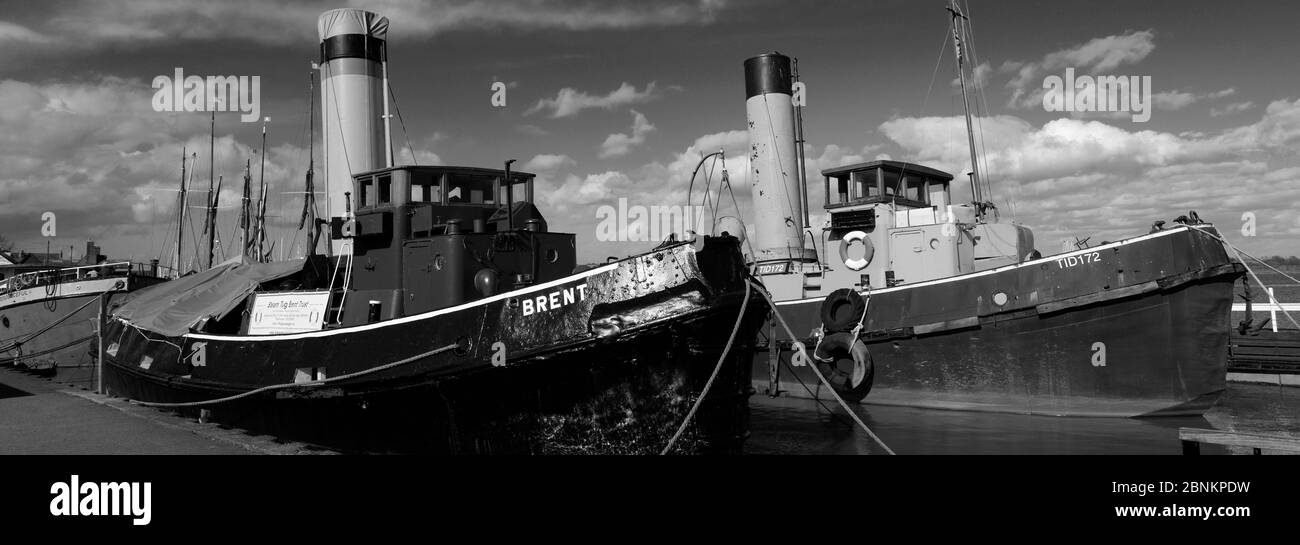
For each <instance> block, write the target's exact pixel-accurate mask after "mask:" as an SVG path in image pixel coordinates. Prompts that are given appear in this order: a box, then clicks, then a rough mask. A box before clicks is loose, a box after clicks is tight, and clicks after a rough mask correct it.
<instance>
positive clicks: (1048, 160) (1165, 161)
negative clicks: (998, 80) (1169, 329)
mask: <svg viewBox="0 0 1300 545" xmlns="http://www.w3.org/2000/svg"><path fill="white" fill-rule="evenodd" d="M981 121H982V124H983V126H984V135H985V147H986V148H987V150H988V154H987V157H986V158H985V159H986V161H987V165H988V169H987V170H988V172H985V173H984V174H985V176H986V177H987V178H988V179H991V180H992V181H993V188H994V197H995V198H996V199H998V201H999V204H1000V205H1001V206H1003V210H1002V213H1003V214H1004V215H1006V214H1008V213H1009V212H1010V210H1009V209H1010V208H1012V207H1011V206H1008V205H1009V204H1010V203H1016V205H1014V206H1015V207H1016V208H1018V210H1016V213H1017V219H1019V220H1021V221H1023V222H1025V223H1026V224H1028V225H1030V226H1031V227H1033V228H1035V230H1036V232H1037V233H1038V239H1039V240H1040V241H1052V240H1055V237H1062V238H1064V237H1067V236H1073V235H1079V236H1087V235H1089V234H1095V235H1096V236H1097V238H1096V240H1102V239H1111V240H1114V239H1116V238H1119V237H1122V236H1128V235H1133V234H1138V233H1140V232H1142V230H1143V229H1144V228H1145V227H1146V226H1148V225H1150V222H1152V221H1154V220H1157V219H1166V220H1167V219H1169V218H1171V217H1173V216H1176V215H1178V214H1181V213H1186V211H1187V210H1189V209H1196V210H1198V211H1199V212H1200V214H1201V216H1202V217H1204V218H1206V219H1208V220H1210V221H1214V220H1216V219H1217V220H1219V221H1220V222H1221V223H1223V224H1226V225H1227V227H1226V229H1224V231H1225V233H1228V234H1230V235H1231V234H1232V231H1233V230H1234V228H1233V225H1234V222H1236V221H1237V219H1238V218H1240V217H1241V214H1242V213H1243V212H1246V211H1250V212H1254V213H1255V214H1256V215H1257V217H1258V218H1259V221H1260V225H1261V226H1263V225H1267V226H1268V227H1267V228H1265V227H1261V228H1260V231H1259V234H1260V237H1259V238H1258V239H1257V240H1254V241H1250V242H1251V244H1260V245H1271V247H1273V248H1277V249H1275V250H1271V251H1272V253H1281V252H1283V250H1281V249H1280V248H1281V247H1283V246H1287V245H1289V246H1291V247H1294V242H1293V241H1294V238H1287V237H1289V236H1293V233H1291V230H1292V226H1293V225H1294V217H1295V216H1296V215H1297V212H1296V210H1295V206H1294V204H1293V203H1295V202H1298V201H1297V200H1298V199H1300V168H1296V167H1288V166H1283V165H1278V164H1276V163H1275V162H1272V161H1276V160H1277V158H1280V157H1286V156H1287V154H1288V153H1289V150H1292V149H1294V147H1295V146H1296V145H1297V144H1298V143H1300V100H1279V101H1274V102H1273V103H1271V104H1269V106H1268V108H1267V109H1266V112H1265V113H1264V115H1263V116H1262V117H1261V118H1260V119H1259V120H1258V121H1257V122H1255V123H1252V124H1249V125H1245V126H1241V127H1236V128H1233V129H1229V130H1225V131H1222V132H1220V133H1218V134H1201V133H1184V134H1172V133H1166V132H1158V131H1152V130H1140V131H1130V130H1125V129H1121V128H1117V127H1115V126H1111V125H1108V124H1105V123H1102V122H1099V121H1085V120H1078V119H1056V120H1052V121H1050V122H1048V123H1046V124H1043V125H1042V126H1034V125H1032V124H1030V123H1028V122H1026V121H1024V120H1022V119H1020V118H1017V117H1014V116H998V117H992V118H985V119H982V120H981ZM880 131H881V133H882V134H884V135H885V136H886V137H888V138H889V139H890V140H892V141H894V142H895V143H896V144H898V145H899V146H900V147H901V148H902V149H903V151H904V153H905V155H906V156H907V157H908V158H909V160H915V161H919V162H922V163H925V164H926V165H928V166H933V167H936V168H939V169H940V170H945V171H948V172H951V173H955V174H956V173H961V172H964V171H966V170H967V169H969V151H968V149H967V146H966V140H965V121H964V120H963V119H962V118H960V117H956V116H953V117H922V118H902V119H894V120H891V121H888V122H885V123H883V124H882V125H881V126H880ZM1284 162H1285V161H1284ZM954 193H955V194H954V200H957V201H961V200H965V199H968V198H969V195H968V194H967V193H968V190H967V189H966V188H965V187H963V185H962V184H955V186H954ZM1230 238H1231V237H1230ZM1039 247H1040V248H1043V249H1048V250H1055V248H1056V245H1055V244H1053V243H1051V242H1040V244H1039ZM1287 251H1291V252H1292V253H1294V251H1293V250H1287Z"/></svg>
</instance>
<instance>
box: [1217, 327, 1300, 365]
mask: <svg viewBox="0 0 1300 545" xmlns="http://www.w3.org/2000/svg"><path fill="white" fill-rule="evenodd" d="M1228 371H1229V372H1232V373H1276V374H1300V331H1279V332H1277V333H1273V332H1272V331H1268V330H1265V331H1261V332H1259V334H1258V335H1240V334H1238V333H1237V332H1236V331H1233V332H1232V337H1231V338H1230V339H1229V341H1228Z"/></svg>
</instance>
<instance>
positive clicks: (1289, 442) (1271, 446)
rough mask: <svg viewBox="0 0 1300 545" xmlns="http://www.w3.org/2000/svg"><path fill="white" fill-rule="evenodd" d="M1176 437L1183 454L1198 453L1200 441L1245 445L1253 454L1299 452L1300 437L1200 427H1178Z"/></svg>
mask: <svg viewBox="0 0 1300 545" xmlns="http://www.w3.org/2000/svg"><path fill="white" fill-rule="evenodd" d="M1178 439H1179V440H1180V441H1182V442H1183V454H1193V455H1194V454H1200V453H1201V443H1206V444H1211V445H1224V446H1229V447H1246V448H1250V449H1254V453H1255V454H1263V452H1262V451H1263V450H1264V449H1268V450H1282V451H1287V452H1300V438H1295V437H1286V436H1280V435H1263V434H1258V433H1240V432H1234V431H1224V430H1207V429H1202V428H1178Z"/></svg>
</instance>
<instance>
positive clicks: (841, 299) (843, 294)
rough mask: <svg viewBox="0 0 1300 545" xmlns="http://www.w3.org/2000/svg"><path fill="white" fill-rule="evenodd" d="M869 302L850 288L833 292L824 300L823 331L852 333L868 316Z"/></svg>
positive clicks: (822, 312)
mask: <svg viewBox="0 0 1300 545" xmlns="http://www.w3.org/2000/svg"><path fill="white" fill-rule="evenodd" d="M866 310H867V301H866V300H865V299H863V298H862V296H861V295H859V294H858V292H856V291H853V290H852V289H850V288H840V289H837V290H835V291H832V292H831V293H830V295H827V296H826V299H823V300H822V308H821V312H820V313H819V314H820V315H821V319H822V330H823V331H825V332H826V333H827V334H830V333H839V332H841V331H852V330H853V328H855V327H857V326H858V324H859V323H861V321H862V318H863V315H865V314H866Z"/></svg>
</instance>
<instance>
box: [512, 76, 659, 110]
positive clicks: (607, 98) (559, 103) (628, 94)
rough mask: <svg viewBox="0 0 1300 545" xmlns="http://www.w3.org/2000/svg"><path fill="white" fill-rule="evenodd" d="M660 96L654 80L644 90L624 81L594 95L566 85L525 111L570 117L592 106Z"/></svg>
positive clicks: (606, 106) (613, 105)
mask: <svg viewBox="0 0 1300 545" xmlns="http://www.w3.org/2000/svg"><path fill="white" fill-rule="evenodd" d="M660 96H661V94H660V93H658V92H656V90H655V82H653V81H652V82H650V83H649V84H647V85H646V87H645V90H644V91H638V90H637V89H636V86H634V85H631V84H629V83H627V82H623V84H622V85H619V86H618V89H614V90H613V91H610V92H609V93H608V94H606V95H604V96H593V95H589V94H587V93H585V92H583V91H578V90H577V89H573V88H571V87H565V88H563V89H560V92H559V93H557V94H556V95H555V98H544V99H541V100H539V101H537V104H534V105H533V107H532V108H529V109H528V111H526V112H524V115H532V114H535V113H537V112H541V111H550V116H551V117H552V118H559V117H570V116H574V115H577V114H579V113H580V112H582V111H583V110H587V109H591V108H599V109H602V110H613V109H615V108H618V107H622V106H631V105H633V104H641V103H643V102H649V101H651V100H654V99H656V98H659V97H660Z"/></svg>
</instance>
